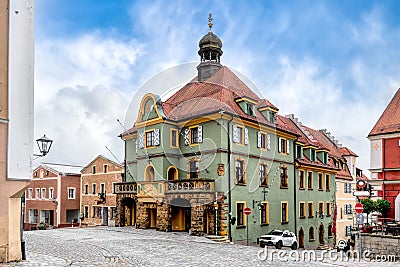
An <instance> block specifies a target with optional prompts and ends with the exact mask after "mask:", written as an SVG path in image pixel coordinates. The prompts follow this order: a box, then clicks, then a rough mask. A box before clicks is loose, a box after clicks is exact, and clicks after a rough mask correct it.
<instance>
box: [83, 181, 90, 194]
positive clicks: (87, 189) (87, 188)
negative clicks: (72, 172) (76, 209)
mask: <svg viewBox="0 0 400 267" xmlns="http://www.w3.org/2000/svg"><path fill="white" fill-rule="evenodd" d="M84 193H85V195H87V194H89V185H88V184H85V192H84Z"/></svg>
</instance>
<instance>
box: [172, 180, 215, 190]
mask: <svg viewBox="0 0 400 267" xmlns="http://www.w3.org/2000/svg"><path fill="white" fill-rule="evenodd" d="M178 192H182V193H192V192H193V193H199V192H204V193H212V192H214V181H213V180H201V179H198V180H197V179H196V180H195V179H193V180H173V181H167V186H166V189H165V193H178Z"/></svg>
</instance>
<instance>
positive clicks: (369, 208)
mask: <svg viewBox="0 0 400 267" xmlns="http://www.w3.org/2000/svg"><path fill="white" fill-rule="evenodd" d="M361 204H362V205H363V208H364V210H363V213H366V214H367V224H368V215H369V214H370V213H371V212H374V211H376V202H375V201H373V200H372V199H370V198H364V199H361Z"/></svg>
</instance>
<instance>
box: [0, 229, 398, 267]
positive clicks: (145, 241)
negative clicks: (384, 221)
mask: <svg viewBox="0 0 400 267" xmlns="http://www.w3.org/2000/svg"><path fill="white" fill-rule="evenodd" d="M24 239H25V241H26V255H27V260H26V261H23V262H19V263H9V264H3V265H1V264H0V266H29V267H35V266H283V265H285V266H299V265H302V266H399V262H398V261H397V262H392V263H388V262H386V263H384V264H379V263H377V262H374V263H371V262H370V261H365V260H360V262H359V261H355V262H352V260H350V261H349V262H347V261H342V260H337V261H332V260H330V259H329V258H328V257H326V258H327V259H325V260H324V261H322V262H321V261H314V260H313V261H293V260H291V259H288V260H287V261H286V262H282V261H281V260H279V259H277V252H278V251H277V250H275V249H272V248H269V250H268V252H269V255H271V253H275V256H274V260H272V261H271V260H269V259H267V260H265V261H262V260H260V259H259V258H258V256H257V255H258V253H259V251H260V250H261V249H260V248H259V247H256V246H243V245H237V244H234V245H233V244H227V243H217V242H214V241H211V240H209V239H207V238H205V237H193V236H189V235H188V234H187V233H174V232H172V233H171V232H169V233H164V232H157V231H155V230H139V229H133V228H127V227H125V228H111V227H96V228H63V229H53V230H46V231H30V232H25V233H24ZM301 251H302V250H299V251H298V252H299V253H300V252H301ZM281 252H287V253H293V251H291V250H286V249H284V250H282V251H281ZM320 253H321V252H320V251H319V252H317V255H320ZM290 255H291V256H293V254H289V256H290ZM261 256H263V254H261ZM287 258H289V257H287ZM371 264H373V265H371Z"/></svg>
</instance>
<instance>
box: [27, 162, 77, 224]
mask: <svg viewBox="0 0 400 267" xmlns="http://www.w3.org/2000/svg"><path fill="white" fill-rule="evenodd" d="M81 169H82V166H71V165H64V164H50V163H44V164H42V165H40V166H39V167H37V168H36V169H35V170H34V171H33V177H32V180H31V181H30V183H29V185H28V187H27V188H26V191H25V199H26V204H25V218H24V229H25V230H31V229H36V225H37V224H39V223H42V222H43V223H45V224H47V225H49V226H53V227H66V226H71V225H72V224H73V223H74V224H75V225H76V226H78V225H79V217H80V212H79V201H80V178H81V173H80V170H81Z"/></svg>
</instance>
